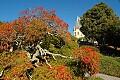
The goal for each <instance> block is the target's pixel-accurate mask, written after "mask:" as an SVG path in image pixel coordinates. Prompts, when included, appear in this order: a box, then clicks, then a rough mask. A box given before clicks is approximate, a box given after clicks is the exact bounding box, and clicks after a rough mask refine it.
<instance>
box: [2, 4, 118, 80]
mask: <svg viewBox="0 0 120 80" xmlns="http://www.w3.org/2000/svg"><path fill="white" fill-rule="evenodd" d="M55 12H56V11H55V10H54V9H52V10H50V11H47V10H45V9H44V8H42V7H35V8H32V9H26V10H24V11H22V12H20V13H19V18H18V19H16V20H14V21H13V22H5V23H4V22H1V23H0V80H103V79H102V78H100V77H95V76H94V74H97V73H102V74H107V75H111V76H115V77H120V56H119V54H120V51H119V50H117V48H118V47H120V44H119V41H118V42H116V40H119V39H120V34H118V33H119V32H120V19H119V18H118V17H117V16H116V15H115V14H114V12H113V11H112V9H111V8H109V7H108V6H107V5H106V4H105V3H102V2H101V3H99V4H96V5H95V6H94V7H93V8H92V9H90V10H88V11H86V13H85V14H84V15H83V17H82V18H81V24H82V25H83V27H82V28H81V29H82V31H83V33H84V34H85V35H86V37H85V40H86V41H87V40H88V39H89V40H93V41H98V45H97V46H91V45H83V44H82V43H79V44H78V41H79V40H80V39H77V38H75V37H74V36H72V35H71V34H70V32H69V31H68V24H67V23H65V22H64V21H63V20H61V19H60V18H59V17H58V16H57V15H56V14H55ZM99 13H100V14H99ZM86 31H87V32H86ZM110 33H111V34H110ZM111 37H112V38H111ZM106 46H107V47H108V46H112V47H113V48H109V49H108V48H105V47H106ZM103 47H104V48H103ZM111 51H112V53H110V52H111ZM111 54H112V55H111ZM86 74H88V76H86Z"/></svg>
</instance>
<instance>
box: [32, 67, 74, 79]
mask: <svg viewBox="0 0 120 80" xmlns="http://www.w3.org/2000/svg"><path fill="white" fill-rule="evenodd" d="M32 76H33V79H35V80H73V79H72V75H71V73H70V72H69V71H68V67H67V66H63V65H59V66H53V65H52V68H48V66H46V65H44V66H41V68H36V69H35V70H34V72H33V74H32Z"/></svg>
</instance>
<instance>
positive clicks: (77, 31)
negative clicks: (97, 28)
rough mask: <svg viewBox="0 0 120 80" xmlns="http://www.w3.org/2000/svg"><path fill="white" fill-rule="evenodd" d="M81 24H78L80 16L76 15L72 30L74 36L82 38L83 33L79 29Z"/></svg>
mask: <svg viewBox="0 0 120 80" xmlns="http://www.w3.org/2000/svg"><path fill="white" fill-rule="evenodd" d="M81 27H82V25H81V24H80V17H78V16H77V21H76V23H75V25H74V28H73V31H74V36H75V37H76V38H83V37H85V35H84V34H83V33H82V32H81V31H80V28H81Z"/></svg>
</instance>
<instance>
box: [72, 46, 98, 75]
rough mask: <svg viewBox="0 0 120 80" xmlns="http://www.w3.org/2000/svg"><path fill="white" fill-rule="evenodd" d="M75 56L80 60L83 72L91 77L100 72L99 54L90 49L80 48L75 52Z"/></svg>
mask: <svg viewBox="0 0 120 80" xmlns="http://www.w3.org/2000/svg"><path fill="white" fill-rule="evenodd" d="M73 56H74V57H75V58H76V59H78V60H80V64H81V66H82V70H83V72H90V75H93V74H95V73H98V72H99V54H98V53H97V52H96V51H95V50H94V49H92V48H90V47H80V48H78V49H77V50H74V51H73Z"/></svg>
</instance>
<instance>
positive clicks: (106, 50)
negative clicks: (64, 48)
mask: <svg viewBox="0 0 120 80" xmlns="http://www.w3.org/2000/svg"><path fill="white" fill-rule="evenodd" d="M78 44H79V46H83V45H87V46H93V47H98V48H99V50H100V53H101V54H103V55H106V56H113V57H120V50H117V49H114V48H113V47H110V46H97V45H96V44H93V43H90V42H87V41H79V42H78Z"/></svg>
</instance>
